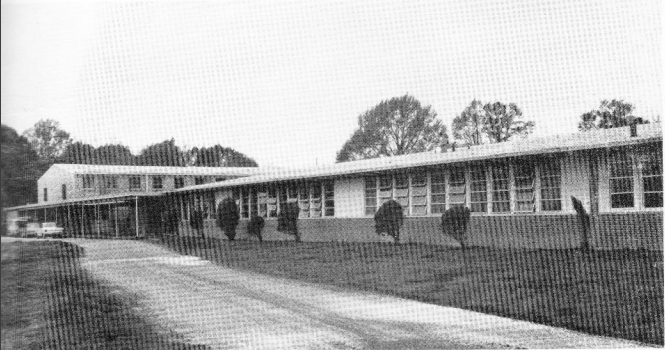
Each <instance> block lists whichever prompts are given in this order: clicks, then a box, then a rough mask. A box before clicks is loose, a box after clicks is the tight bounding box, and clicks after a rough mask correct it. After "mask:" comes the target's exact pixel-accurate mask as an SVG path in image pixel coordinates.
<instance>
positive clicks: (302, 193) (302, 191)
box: [298, 183, 309, 218]
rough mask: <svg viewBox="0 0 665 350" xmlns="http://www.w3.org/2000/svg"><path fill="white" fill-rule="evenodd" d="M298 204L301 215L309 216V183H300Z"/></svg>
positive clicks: (303, 216)
mask: <svg viewBox="0 0 665 350" xmlns="http://www.w3.org/2000/svg"><path fill="white" fill-rule="evenodd" d="M298 206H299V207H300V215H299V216H300V217H301V218H308V217H309V184H305V183H301V184H299V185H298Z"/></svg>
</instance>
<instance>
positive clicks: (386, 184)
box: [379, 175, 393, 206]
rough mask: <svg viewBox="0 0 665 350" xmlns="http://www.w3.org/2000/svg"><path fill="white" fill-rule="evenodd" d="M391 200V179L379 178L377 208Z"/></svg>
mask: <svg viewBox="0 0 665 350" xmlns="http://www.w3.org/2000/svg"><path fill="white" fill-rule="evenodd" d="M392 198H393V177H392V176H391V175H383V176H379V206H381V205H383V203H385V202H387V201H389V200H391V199H392Z"/></svg>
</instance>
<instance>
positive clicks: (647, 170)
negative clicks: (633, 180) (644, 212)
mask: <svg viewBox="0 0 665 350" xmlns="http://www.w3.org/2000/svg"><path fill="white" fill-rule="evenodd" d="M662 157H663V155H662V153H661V152H654V153H651V154H648V155H647V156H646V157H645V159H644V162H643V163H642V187H643V191H644V198H643V201H644V207H645V208H661V207H662V206H663V158H662Z"/></svg>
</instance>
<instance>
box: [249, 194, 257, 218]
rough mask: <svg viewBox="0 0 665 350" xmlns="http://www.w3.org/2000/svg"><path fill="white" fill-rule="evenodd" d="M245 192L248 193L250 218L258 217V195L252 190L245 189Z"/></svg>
mask: <svg viewBox="0 0 665 350" xmlns="http://www.w3.org/2000/svg"><path fill="white" fill-rule="evenodd" d="M247 191H248V192H249V201H248V205H249V210H251V212H250V216H252V217H254V216H259V205H258V201H259V199H258V194H257V192H256V190H254V189H247Z"/></svg>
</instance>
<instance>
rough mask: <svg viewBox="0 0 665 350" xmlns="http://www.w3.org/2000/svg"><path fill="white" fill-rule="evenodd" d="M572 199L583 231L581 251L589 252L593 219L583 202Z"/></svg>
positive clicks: (571, 197)
mask: <svg viewBox="0 0 665 350" xmlns="http://www.w3.org/2000/svg"><path fill="white" fill-rule="evenodd" d="M570 199H571V200H572V201H573V208H575V211H576V212H577V220H578V222H579V223H580V228H581V229H582V237H580V249H581V250H583V251H589V231H590V230H591V218H590V217H589V214H588V213H587V212H586V210H585V209H584V205H582V202H581V201H580V200H579V199H577V198H575V197H573V196H570Z"/></svg>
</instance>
